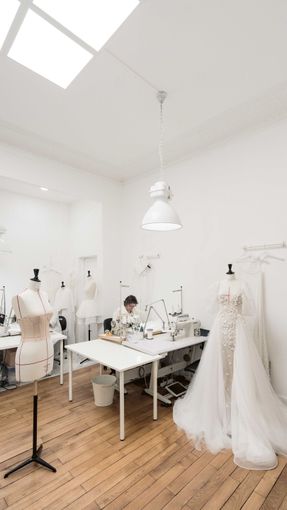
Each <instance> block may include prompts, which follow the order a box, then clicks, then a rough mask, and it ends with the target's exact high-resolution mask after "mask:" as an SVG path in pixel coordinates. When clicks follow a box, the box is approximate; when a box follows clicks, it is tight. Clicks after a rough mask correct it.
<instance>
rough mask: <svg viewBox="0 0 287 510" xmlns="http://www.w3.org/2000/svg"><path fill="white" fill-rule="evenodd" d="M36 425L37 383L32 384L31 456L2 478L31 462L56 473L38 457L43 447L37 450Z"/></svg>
mask: <svg viewBox="0 0 287 510" xmlns="http://www.w3.org/2000/svg"><path fill="white" fill-rule="evenodd" d="M37 424H38V389H37V381H35V383H34V395H33V450H32V456H31V457H30V458H29V459H26V460H24V461H23V462H21V464H19V465H18V466H16V467H14V468H13V469H11V470H10V471H8V472H7V473H5V475H4V478H7V477H8V476H9V475H11V474H12V473H15V471H18V470H19V469H21V468H23V467H25V466H27V465H28V464H31V462H36V463H37V464H40V465H41V466H43V467H45V468H47V469H50V470H51V471H53V472H54V473H56V471H57V470H56V468H54V467H53V466H51V464H48V462H46V461H45V460H43V459H42V458H41V457H40V453H41V451H42V448H43V445H41V446H39V448H37Z"/></svg>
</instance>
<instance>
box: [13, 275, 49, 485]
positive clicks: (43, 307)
mask: <svg viewBox="0 0 287 510" xmlns="http://www.w3.org/2000/svg"><path fill="white" fill-rule="evenodd" d="M38 273H39V269H34V275H35V276H34V278H33V279H31V280H30V282H29V288H28V289H26V290H24V292H22V293H21V294H19V295H17V296H14V297H13V299H12V303H13V309H14V312H15V314H16V317H17V320H18V322H19V324H20V328H21V342H20V345H19V347H18V349H17V352H16V358H15V366H16V379H17V380H18V381H20V382H31V381H33V382H34V395H33V440H32V455H31V456H30V457H29V458H28V459H26V460H24V461H23V462H21V463H20V464H19V465H18V466H15V467H13V468H12V469H10V471H8V472H7V473H5V475H4V478H7V477H8V476H9V475H11V474H12V473H15V472H16V471H18V470H19V469H22V468H23V467H25V466H27V465H29V464H31V463H36V464H38V465H41V466H43V467H45V468H47V469H49V470H50V471H53V472H54V473H55V472H56V468H54V466H52V465H51V464H49V463H48V462H46V461H45V460H43V459H42V458H41V455H40V454H41V451H42V445H40V447H38V444H37V429H38V382H37V381H38V379H40V378H41V377H44V376H45V375H47V374H48V373H49V372H51V370H52V368H53V359H54V348H53V344H52V341H51V339H50V333H49V320H50V318H51V317H52V308H51V306H50V303H49V301H48V298H47V295H46V293H45V292H43V291H41V290H40V285H41V282H40V280H39V279H38Z"/></svg>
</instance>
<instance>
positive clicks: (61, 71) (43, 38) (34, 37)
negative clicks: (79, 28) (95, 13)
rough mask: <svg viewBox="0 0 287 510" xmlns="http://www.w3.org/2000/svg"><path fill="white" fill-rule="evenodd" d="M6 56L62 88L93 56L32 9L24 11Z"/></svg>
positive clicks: (66, 85)
mask: <svg viewBox="0 0 287 510" xmlns="http://www.w3.org/2000/svg"><path fill="white" fill-rule="evenodd" d="M1 1H3V0H1ZM10 1H11V0H9V2H10ZM58 1H59V3H60V0H58ZM8 56H9V57H10V58H12V59H13V60H16V62H19V63H20V64H22V65H23V66H25V67H27V68H28V69H31V70H32V71H35V72H36V73H38V74H40V75H41V76H43V77H44V78H47V79H48V80H50V81H52V82H53V83H56V84H57V85H59V86H60V87H63V88H66V87H68V85H69V84H70V83H71V82H72V81H73V79H74V78H75V77H76V76H77V75H78V74H79V73H80V71H81V70H82V69H83V67H84V66H85V65H86V64H87V63H88V62H89V61H90V59H91V58H92V57H93V55H92V54H91V53H90V52H88V51H87V50H85V49H84V48H82V46H80V45H79V44H77V43H76V42H74V41H73V40H72V39H70V38H69V37H67V36H66V35H64V34H63V33H62V32H60V31H59V30H57V29H56V28H55V27H54V26H53V25H51V24H50V23H48V22H47V21H45V20H44V19H43V18H41V17H40V16H38V15H37V14H35V13H34V12H33V11H32V10H29V11H28V12H27V14H26V16H25V19H24V21H23V23H22V25H21V27H20V29H19V32H18V34H17V36H16V38H15V40H14V43H13V45H12V47H11V49H10V51H9V53H8Z"/></svg>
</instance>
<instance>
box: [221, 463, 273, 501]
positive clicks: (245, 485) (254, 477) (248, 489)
mask: <svg viewBox="0 0 287 510" xmlns="http://www.w3.org/2000/svg"><path fill="white" fill-rule="evenodd" d="M263 475H264V471H249V473H248V475H247V476H246V478H245V479H244V480H243V482H242V483H241V484H240V485H239V486H238V487H237V489H236V490H235V492H234V493H233V494H232V496H231V497H230V498H229V499H228V501H227V502H226V503H225V505H223V507H222V508H223V509H224V510H239V509H240V508H242V506H243V505H244V504H245V503H246V501H247V500H248V498H249V497H250V496H251V494H252V492H253V491H254V489H255V487H256V486H257V485H258V483H259V481H260V480H261V478H262V477H263Z"/></svg>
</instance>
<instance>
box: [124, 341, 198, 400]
mask: <svg viewBox="0 0 287 510" xmlns="http://www.w3.org/2000/svg"><path fill="white" fill-rule="evenodd" d="M207 339H208V337H206V336H189V337H175V340H173V339H172V338H171V336H170V334H169V333H164V334H162V335H155V336H154V338H153V339H151V340H148V339H146V338H138V336H134V338H133V336H132V335H131V337H130V339H128V340H125V341H124V342H123V344H122V345H125V346H126V347H129V348H130V349H134V350H137V351H140V352H144V353H147V354H150V355H162V356H167V354H168V353H169V352H174V351H178V350H180V349H185V348H187V347H195V346H196V345H198V344H201V343H203V342H206V340H207ZM186 366H187V362H185V361H184V360H183V361H178V362H172V363H170V364H169V365H165V366H163V367H160V368H159V369H158V371H157V377H165V376H168V375H170V374H172V373H174V372H177V371H179V370H182V369H184V368H185V367H186ZM145 392H146V393H147V394H148V395H152V394H153V374H152V376H151V378H150V384H149V387H148V388H146V389H145ZM157 398H158V400H160V401H161V402H163V403H164V404H168V405H171V404H172V401H171V397H170V395H169V396H168V395H161V394H160V393H158V395H157Z"/></svg>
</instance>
